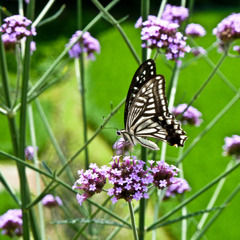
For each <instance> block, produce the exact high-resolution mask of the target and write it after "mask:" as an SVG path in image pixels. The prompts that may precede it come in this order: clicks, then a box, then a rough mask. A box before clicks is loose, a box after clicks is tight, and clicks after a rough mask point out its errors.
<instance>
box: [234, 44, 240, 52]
mask: <svg viewBox="0 0 240 240" xmlns="http://www.w3.org/2000/svg"><path fill="white" fill-rule="evenodd" d="M233 51H236V52H238V53H240V46H239V45H235V46H233Z"/></svg>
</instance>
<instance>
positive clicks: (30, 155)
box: [25, 146, 38, 160]
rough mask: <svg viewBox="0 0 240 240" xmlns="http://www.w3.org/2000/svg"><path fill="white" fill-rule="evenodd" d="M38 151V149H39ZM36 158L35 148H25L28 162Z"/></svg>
mask: <svg viewBox="0 0 240 240" xmlns="http://www.w3.org/2000/svg"><path fill="white" fill-rule="evenodd" d="M37 150H38V148H37ZM33 157H34V147H33V146H27V147H26V148H25V158H26V159H27V160H32V159H33Z"/></svg>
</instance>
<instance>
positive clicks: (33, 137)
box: [28, 104, 45, 238]
mask: <svg viewBox="0 0 240 240" xmlns="http://www.w3.org/2000/svg"><path fill="white" fill-rule="evenodd" d="M28 116H29V127H30V135H31V142H32V146H33V162H34V165H35V166H36V167H38V156H37V141H36V135H35V126H34V119H33V110H32V105H31V104H29V106H28ZM35 175H36V192H37V195H39V194H40V193H41V179H40V174H39V173H38V172H35ZM37 207H38V215H39V225H40V233H41V236H40V237H41V238H44V236H45V226H44V214H43V205H42V203H38V206H37Z"/></svg>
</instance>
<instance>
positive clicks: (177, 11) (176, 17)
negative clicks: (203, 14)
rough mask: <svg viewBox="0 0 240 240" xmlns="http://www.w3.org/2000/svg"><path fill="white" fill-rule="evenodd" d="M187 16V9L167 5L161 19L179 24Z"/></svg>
mask: <svg viewBox="0 0 240 240" xmlns="http://www.w3.org/2000/svg"><path fill="white" fill-rule="evenodd" d="M188 16H189V12H188V9H187V8H185V7H182V6H174V5H171V4H167V5H166V6H165V9H164V11H163V14H162V19H164V20H167V21H169V22H174V23H178V24H180V23H181V22H183V21H184V20H186V19H187V18H188Z"/></svg>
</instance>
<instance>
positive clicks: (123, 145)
mask: <svg viewBox="0 0 240 240" xmlns="http://www.w3.org/2000/svg"><path fill="white" fill-rule="evenodd" d="M132 148H133V145H132V144H131V143H130V142H129V141H125V139H124V138H123V137H121V138H120V139H119V140H118V141H116V142H115V143H114V144H113V149H115V150H116V155H126V154H128V152H129V151H131V149H132Z"/></svg>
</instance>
